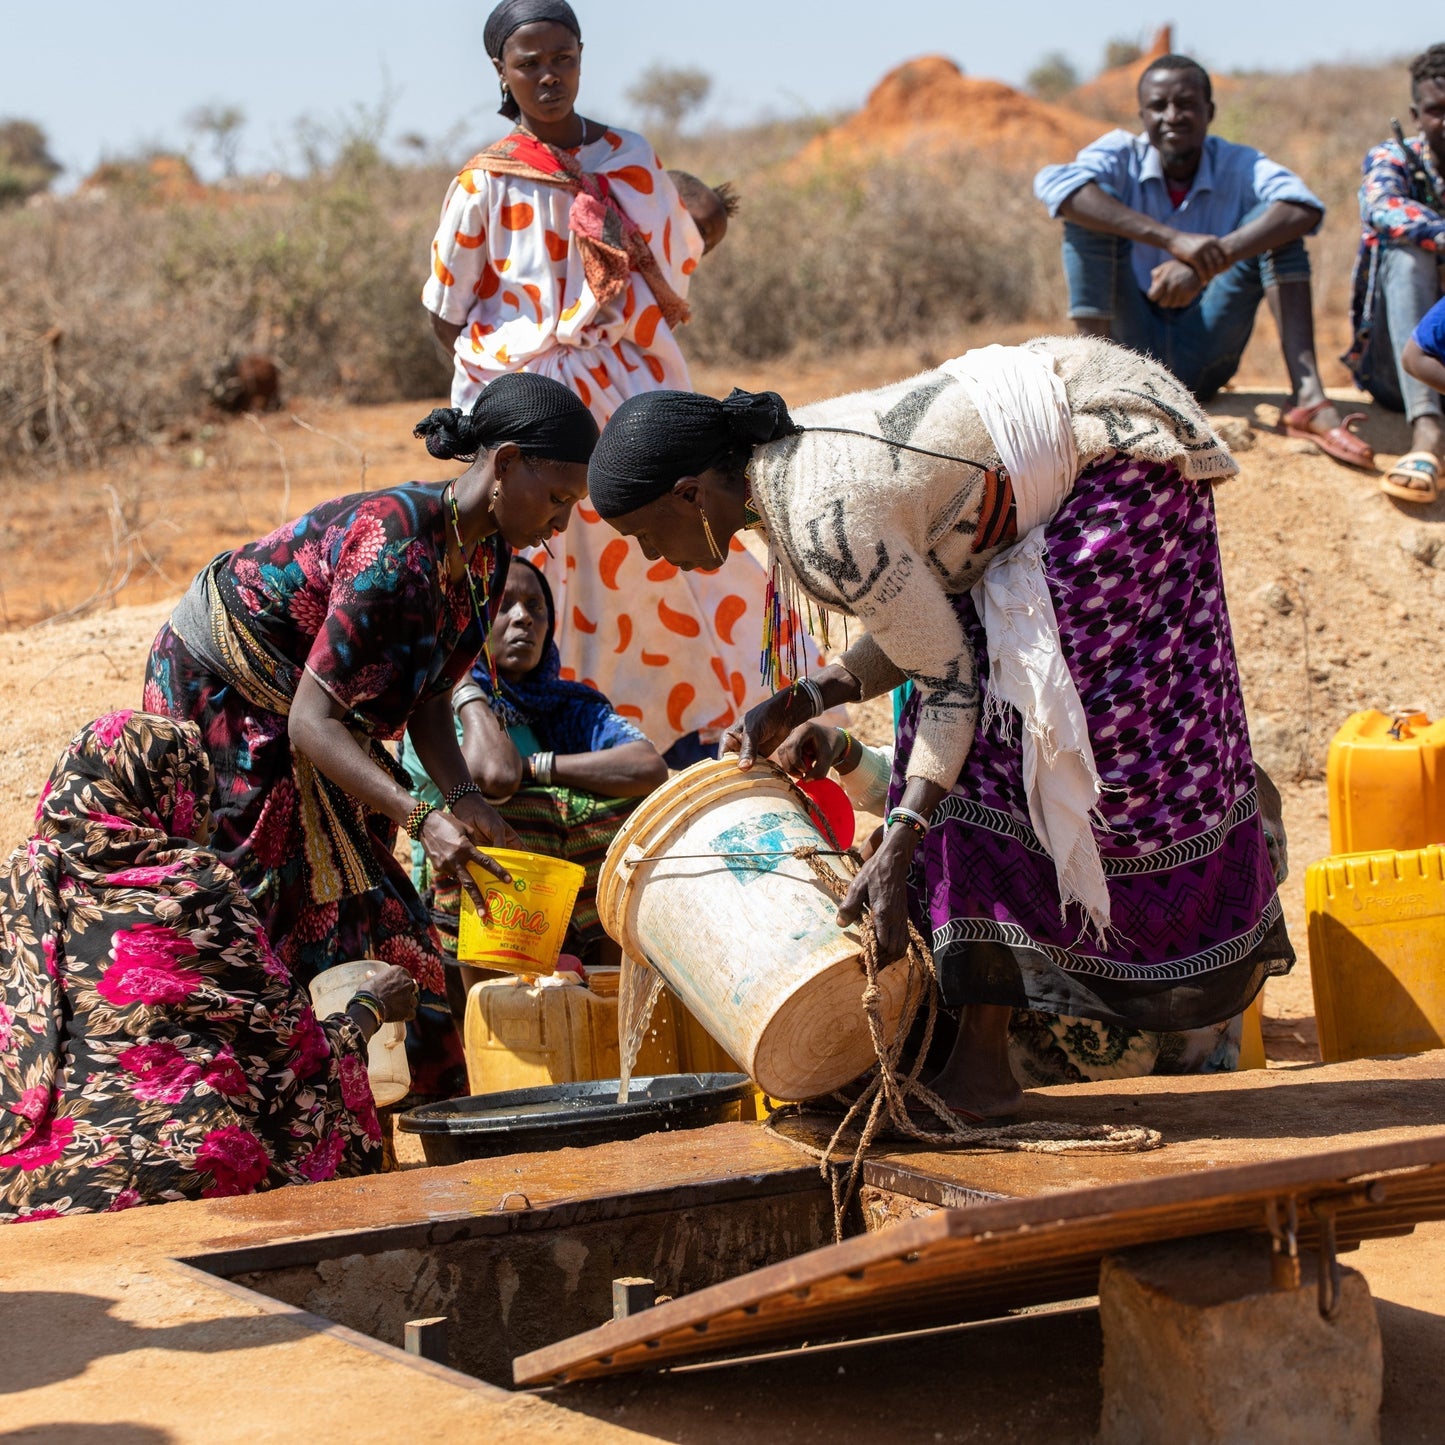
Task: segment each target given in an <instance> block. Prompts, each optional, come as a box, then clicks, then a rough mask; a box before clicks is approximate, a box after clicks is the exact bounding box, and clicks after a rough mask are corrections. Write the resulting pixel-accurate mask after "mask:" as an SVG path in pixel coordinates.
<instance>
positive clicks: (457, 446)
mask: <svg viewBox="0 0 1445 1445" xmlns="http://www.w3.org/2000/svg"><path fill="white" fill-rule="evenodd" d="M471 432H472V428H471V425H470V418H468V417H467V416H466V415H465V413H464V412H463V411H462V409H461V408H460V407H456V406H439V407H437V408H436V410H435V411H431V412H428V413H427V415H426V416H425V417H424V418H423V419H422V420H421V421H419V422H417V424H416V426H415V427H414V428H413V429H412V435H413V436H414V437H420V438H421V439H422V440H423V441H425V442H426V449H427V451H429V452H430V453H431V454H432V456H434V457H437V458H439V459H440V460H442V461H444V462H449V461H452V460H454V459H455V458H458V457H473V456H475V455H476V450H477V448H476V443H475V441H474V440H473V439H472V435H471Z"/></svg>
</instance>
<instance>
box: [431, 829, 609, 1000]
mask: <svg viewBox="0 0 1445 1445" xmlns="http://www.w3.org/2000/svg"><path fill="white" fill-rule="evenodd" d="M484 851H485V852H486V855H487V857H488V858H493V859H495V860H496V861H497V862H498V863H500V864H501V865H502V867H503V868H505V869H506V870H507V872H508V873H510V874H511V875H512V881H511V882H510V883H503V882H502V880H501V879H500V878H498V877H497V876H496V874H495V873H488V872H487V870H486V869H485V868H482V867H481V866H479V865H478V864H475V863H469V864H468V865H467V867H468V870H469V871H470V873H471V875H472V877H473V878H474V879H475V880H476V884H477V887H478V888H480V889H481V891H482V898H483V900H484V901H485V902H486V905H487V916H486V917H485V918H481V917H479V916H478V914H477V909H476V905H475V904H474V903H473V902H472V899H471V896H470V894H468V893H466V892H463V894H462V914H461V921H460V926H459V928H458V931H457V958H458V959H460V960H461V962H463V963H475V964H480V965H482V966H483V967H485V968H504V969H508V970H510V971H511V972H512V973H530V974H550V973H554V972H555V971H556V968H557V958H558V955H560V954H561V952H562V939H563V936H564V935H565V934H566V932H567V925H568V923H569V922H571V919H572V908H573V906H574V905H575V904H576V902H577V893H578V890H579V889H580V888H581V887H582V882H583V879H585V878H586V876H587V871H586V869H584V868H582V867H581V866H580V865H579V864H576V863H569V862H567V860H566V859H565V858H546V857H544V856H543V855H542V854H540V853H520V852H517V851H515V850H514V849H511V848H487V849H485V850H484Z"/></svg>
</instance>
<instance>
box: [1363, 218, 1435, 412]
mask: <svg viewBox="0 0 1445 1445" xmlns="http://www.w3.org/2000/svg"><path fill="white" fill-rule="evenodd" d="M1439 299H1440V257H1439V256H1438V255H1436V253H1435V252H1434V251H1422V250H1421V249H1420V247H1419V246H1392V245H1388V244H1386V245H1382V247H1381V250H1380V255H1379V259H1378V260H1377V262H1376V267H1375V296H1374V300H1373V301H1372V303H1371V306H1370V316H1371V326H1370V339H1369V341H1368V343H1367V344H1366V346H1365V351H1364V355H1363V356H1361V358H1360V367H1359V371H1360V384H1361V385H1362V386H1363V387H1364V388H1365V390H1366V391H1368V392H1369V393H1370V395H1371V396H1372V397H1374V398H1375V400H1376V401H1377V402H1379V403H1380V405H1381V406H1383V407H1388V408H1389V409H1390V410H1391V411H1403V412H1404V413H1405V419H1406V420H1407V421H1417V420H1418V419H1419V418H1420V417H1422V416H1441V415H1442V414H1445V408H1442V406H1441V401H1440V393H1439V392H1438V391H1436V390H1435V388H1434V387H1432V386H1426V385H1425V383H1424V382H1423V381H1417V380H1416V379H1415V378H1414V377H1413V376H1411V375H1410V374H1409V373H1408V372H1407V371H1406V370H1405V368H1404V367H1403V366H1401V365H1400V357H1401V355H1402V353H1403V352H1404V350H1405V343H1406V342H1407V341H1408V340H1409V339H1410V333H1411V332H1412V331H1413V330H1414V329H1415V328H1416V327H1417V326H1418V325H1419V324H1420V318H1421V317H1422V316H1424V314H1425V313H1426V312H1427V311H1428V310H1429V309H1430V308H1431V307H1432V306H1433V305H1434V304H1435V303H1436V302H1437V301H1438V300H1439Z"/></svg>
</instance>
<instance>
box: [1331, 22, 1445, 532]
mask: <svg viewBox="0 0 1445 1445" xmlns="http://www.w3.org/2000/svg"><path fill="white" fill-rule="evenodd" d="M1410 98H1411V104H1410V116H1411V119H1413V120H1414V122H1415V124H1416V125H1417V126H1419V128H1420V133H1419V134H1418V135H1417V136H1415V137H1414V138H1413V139H1409V140H1406V141H1405V143H1404V145H1403V146H1402V145H1401V144H1400V143H1399V142H1398V141H1385V142H1384V143H1383V144H1382V145H1377V146H1375V147H1374V148H1373V149H1372V150H1371V151H1370V153H1369V154H1368V155H1367V156H1366V157H1365V165H1364V172H1365V176H1364V181H1363V183H1362V184H1361V186H1360V219H1361V221H1362V223H1363V227H1364V230H1363V233H1362V235H1361V237H1360V253H1359V258H1358V260H1357V261H1356V262H1355V276H1354V288H1353V291H1354V294H1353V298H1352V304H1351V320H1352V322H1353V326H1354V342H1353V344H1352V345H1351V347H1350V350H1349V351H1348V352H1347V353H1346V354H1345V356H1344V357H1343V360H1344V362H1345V363H1346V365H1348V366H1349V368H1350V370H1351V371H1352V372H1353V373H1354V377H1355V380H1356V381H1357V382H1358V383H1359V384H1360V386H1361V387H1362V388H1363V389H1364V390H1366V391H1368V392H1369V393H1370V395H1371V396H1373V397H1374V398H1375V400H1376V401H1377V402H1379V403H1380V405H1381V406H1385V407H1388V408H1389V409H1390V410H1391V411H1403V412H1404V413H1405V416H1406V419H1407V420H1408V421H1409V423H1410V428H1411V433H1412V435H1411V439H1410V447H1411V449H1410V450H1409V451H1408V452H1406V454H1405V455H1404V456H1402V457H1401V458H1400V460H1399V461H1397V462H1396V463H1395V465H1394V466H1393V467H1391V468H1390V470H1389V471H1388V472H1387V473H1386V474H1385V476H1384V478H1383V479H1382V481H1381V483H1380V486H1381V488H1382V490H1384V491H1385V492H1387V493H1388V494H1389V495H1390V496H1393V497H1398V498H1399V499H1400V500H1401V501H1405V502H1419V503H1427V502H1433V501H1434V500H1435V497H1436V494H1437V492H1438V491H1439V485H1440V467H1441V463H1442V460H1445V411H1442V406H1441V399H1440V394H1439V393H1438V392H1437V391H1435V390H1434V389H1433V388H1431V387H1429V386H1427V385H1425V383H1423V382H1422V381H1420V380H1419V379H1418V378H1416V377H1414V376H1412V375H1410V373H1409V372H1408V371H1407V370H1406V369H1405V367H1404V366H1403V365H1402V364H1401V358H1402V355H1403V353H1404V350H1405V343H1406V342H1407V341H1409V339H1410V334H1411V332H1412V331H1414V329H1415V327H1416V326H1418V325H1419V324H1420V320H1421V318H1422V317H1423V316H1424V315H1425V313H1426V312H1427V311H1429V309H1430V308H1431V307H1432V306H1433V305H1434V304H1435V303H1436V302H1437V301H1438V300H1439V299H1440V295H1441V270H1440V266H1441V262H1442V260H1445V45H1432V46H1431V47H1430V48H1429V50H1427V51H1425V53H1424V54H1423V55H1417V56H1416V57H1415V59H1414V60H1413V61H1412V62H1411V63H1410Z"/></svg>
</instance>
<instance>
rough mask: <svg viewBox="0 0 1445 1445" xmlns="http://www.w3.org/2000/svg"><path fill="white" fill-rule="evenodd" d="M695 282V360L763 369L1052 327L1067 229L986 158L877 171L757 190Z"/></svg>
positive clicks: (1020, 181) (749, 186)
mask: <svg viewBox="0 0 1445 1445" xmlns="http://www.w3.org/2000/svg"><path fill="white" fill-rule="evenodd" d="M742 190H743V209H742V212H741V214H740V215H739V216H738V218H737V220H736V221H735V222H734V223H733V226H732V227H731V228H730V229H729V232H728V238H727V242H726V244H725V245H723V246H722V247H721V249H719V250H718V251H717V252H715V253H714V254H713V255H711V256H709V257H708V258H707V260H706V261H705V262H704V263H703V265H702V266H701V267H700V268H699V270H698V273H697V277H696V279H695V281H694V285H693V291H692V299H693V318H694V319H693V322H692V324H691V325H690V326H689V327H688V328H687V329H686V331H685V332H684V333H683V338H684V344H685V346H686V347H687V350H688V352H689V354H690V355H692V356H694V357H696V358H698V359H700V360H706V361H721V362H726V361H729V360H734V359H736V360H743V361H760V360H768V359H772V358H776V357H779V356H783V355H786V354H788V353H789V352H792V351H795V350H800V349H801V350H804V351H812V352H816V351H820V350H824V349H833V348H840V347H865V346H876V345H891V344H896V343H912V344H925V343H927V342H929V341H933V340H939V341H943V340H946V339H947V338H948V337H949V336H950V335H953V334H956V333H957V332H958V331H959V330H960V328H962V327H966V326H969V325H973V324H975V323H977V322H979V321H981V320H985V319H987V320H990V321H999V322H1005V321H1019V320H1033V319H1039V320H1053V319H1055V318H1056V317H1057V316H1058V314H1059V306H1060V301H1061V292H1060V288H1059V283H1058V274H1059V260H1058V248H1059V235H1058V228H1057V227H1056V226H1053V225H1051V224H1049V223H1048V222H1047V221H1046V219H1045V218H1044V217H1043V215H1042V213H1041V211H1040V209H1039V206H1038V203H1037V202H1036V201H1035V200H1034V199H1033V196H1032V193H1031V191H1030V187H1029V178H1028V177H1025V176H1009V175H1008V174H1006V173H1001V172H1000V171H999V170H998V169H997V168H996V167H994V166H989V167H987V168H986V169H985V168H984V167H983V166H981V165H980V164H979V163H978V162H977V161H972V160H971V161H965V160H962V159H960V160H957V161H953V162H949V163H934V164H927V165H925V164H918V165H909V164H905V163H901V162H897V161H892V162H887V163H883V162H879V163H876V164H873V165H870V166H867V167H859V168H850V169H847V170H828V171H815V172H811V173H809V174H806V175H801V176H799V175H788V174H787V173H786V172H782V173H776V174H775V175H774V176H773V177H771V178H769V179H766V180H762V181H758V180H754V181H752V182H749V183H746V184H745V185H744V186H743V187H742Z"/></svg>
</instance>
